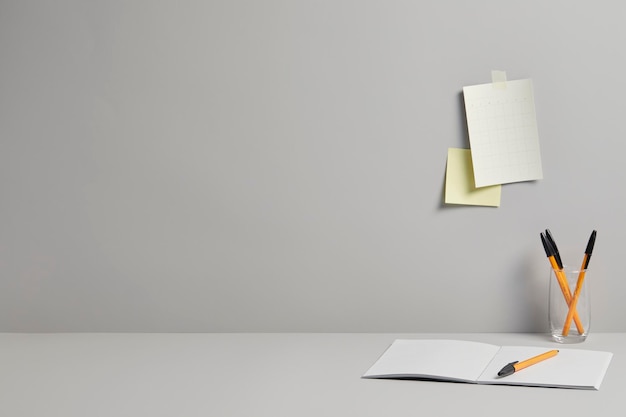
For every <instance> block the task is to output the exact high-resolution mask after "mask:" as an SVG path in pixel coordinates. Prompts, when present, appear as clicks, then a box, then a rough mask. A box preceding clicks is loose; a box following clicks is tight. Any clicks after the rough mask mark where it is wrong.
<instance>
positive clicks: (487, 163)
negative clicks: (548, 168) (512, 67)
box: [463, 80, 543, 187]
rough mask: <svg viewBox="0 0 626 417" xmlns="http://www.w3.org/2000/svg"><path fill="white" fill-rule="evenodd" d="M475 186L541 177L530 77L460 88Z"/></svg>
mask: <svg viewBox="0 0 626 417" xmlns="http://www.w3.org/2000/svg"><path fill="white" fill-rule="evenodd" d="M463 96H464V99H465V112H466V116H467V127H468V132H469V140H470V148H471V150H472V165H473V168H474V181H475V183H476V187H485V186H488V185H495V184H506V183H511V182H519V181H531V180H538V179H541V178H543V172H542V167H541V153H540V149H539V135H538V132H537V118H536V115H535V102H534V96H533V87H532V82H531V80H515V81H507V82H506V87H505V88H497V87H495V86H494V85H493V84H482V85H475V86H469V87H463Z"/></svg>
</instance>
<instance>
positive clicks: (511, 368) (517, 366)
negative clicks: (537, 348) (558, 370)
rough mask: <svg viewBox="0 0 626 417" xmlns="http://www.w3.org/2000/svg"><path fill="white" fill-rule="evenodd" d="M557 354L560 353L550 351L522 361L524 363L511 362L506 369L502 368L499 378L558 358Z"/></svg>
mask: <svg viewBox="0 0 626 417" xmlns="http://www.w3.org/2000/svg"><path fill="white" fill-rule="evenodd" d="M557 353H559V351H558V350H549V351H547V352H545V353H542V354H541V355H537V356H533V357H532V358H530V359H526V360H525V361H522V362H518V361H515V362H511V363H509V364H507V365H506V366H505V367H504V368H502V369H501V370H500V372H498V376H500V377H503V376H508V375H511V374H513V373H515V372H517V371H521V370H522V369H524V368H528V367H529V366H531V365H534V364H536V363H538V362H541V361H544V360H546V359H549V358H552V357H554V356H556V354H557Z"/></svg>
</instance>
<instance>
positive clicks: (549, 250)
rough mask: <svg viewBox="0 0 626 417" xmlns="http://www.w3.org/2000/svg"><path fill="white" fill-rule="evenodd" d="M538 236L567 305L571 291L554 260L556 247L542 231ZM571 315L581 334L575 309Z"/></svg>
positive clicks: (570, 297) (570, 298)
mask: <svg viewBox="0 0 626 417" xmlns="http://www.w3.org/2000/svg"><path fill="white" fill-rule="evenodd" d="M540 236H541V243H543V248H544V250H545V251H546V256H547V257H548V259H549V260H550V264H551V265H552V269H554V275H556V279H557V281H558V283H559V287H561V292H562V293H563V297H564V298H565V302H566V303H567V305H568V306H569V305H570V304H571V302H572V293H571V291H570V289H569V285H568V283H567V278H566V277H565V275H564V274H563V270H562V269H561V268H560V266H559V265H558V263H557V261H556V258H555V253H556V249H555V248H554V246H553V245H552V244H551V243H550V241H549V240H548V239H547V238H546V236H545V235H544V234H543V233H541V235H540ZM572 316H573V318H574V323H575V324H576V328H577V329H578V333H580V334H583V333H584V331H585V330H584V327H583V325H582V323H581V322H580V318H579V317H578V313H577V312H576V309H574V310H573V312H572Z"/></svg>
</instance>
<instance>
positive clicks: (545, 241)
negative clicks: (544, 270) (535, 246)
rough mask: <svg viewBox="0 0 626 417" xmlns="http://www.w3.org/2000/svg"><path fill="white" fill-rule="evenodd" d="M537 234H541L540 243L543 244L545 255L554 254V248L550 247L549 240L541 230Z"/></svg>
mask: <svg viewBox="0 0 626 417" xmlns="http://www.w3.org/2000/svg"><path fill="white" fill-rule="evenodd" d="M539 236H541V243H542V244H543V249H544V250H545V251H546V256H547V257H548V258H549V257H551V256H554V248H553V247H552V245H551V244H550V242H548V239H546V236H545V235H544V234H543V232H542V233H541V234H540V235H539Z"/></svg>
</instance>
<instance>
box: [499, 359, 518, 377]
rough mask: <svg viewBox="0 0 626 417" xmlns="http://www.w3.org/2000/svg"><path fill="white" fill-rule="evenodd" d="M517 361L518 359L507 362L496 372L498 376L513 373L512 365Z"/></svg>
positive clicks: (513, 367)
mask: <svg viewBox="0 0 626 417" xmlns="http://www.w3.org/2000/svg"><path fill="white" fill-rule="evenodd" d="M517 362H519V361H515V362H511V363H509V364H507V365H506V366H505V367H504V368H502V369H501V370H500V372H498V376H509V375H511V374H513V373H515V366H513V365H515V364H516V363H517Z"/></svg>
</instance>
